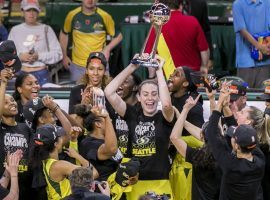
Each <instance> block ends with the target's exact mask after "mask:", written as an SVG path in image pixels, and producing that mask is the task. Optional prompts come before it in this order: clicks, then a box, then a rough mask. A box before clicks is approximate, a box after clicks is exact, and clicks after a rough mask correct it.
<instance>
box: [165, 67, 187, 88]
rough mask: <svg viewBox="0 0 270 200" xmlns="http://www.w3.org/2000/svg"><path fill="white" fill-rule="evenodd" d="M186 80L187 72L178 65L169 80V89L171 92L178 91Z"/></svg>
mask: <svg viewBox="0 0 270 200" xmlns="http://www.w3.org/2000/svg"><path fill="white" fill-rule="evenodd" d="M185 81H186V78H185V73H184V70H183V68H182V67H178V68H177V69H175V70H174V72H173V74H171V76H170V79H169V81H168V89H169V91H170V92H177V91H179V90H180V89H181V88H182V87H183V83H184V82H185Z"/></svg>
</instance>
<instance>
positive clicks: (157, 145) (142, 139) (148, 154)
mask: <svg viewBox="0 0 270 200" xmlns="http://www.w3.org/2000/svg"><path fill="white" fill-rule="evenodd" d="M124 119H125V120H126V122H127V124H128V127H129V134H131V136H130V138H131V139H132V141H131V142H132V156H134V157H137V158H139V159H140V162H141V166H140V175H139V179H140V180H163V179H168V178H169V171H170V161H169V155H168V147H169V141H170V134H171V131H172V128H173V125H174V123H175V120H176V119H174V120H173V121H172V122H168V121H167V120H166V119H165V118H164V117H163V114H162V112H161V111H158V112H157V113H156V114H155V115H154V116H151V117H148V116H145V115H144V114H143V112H140V111H138V109H137V107H136V106H129V105H127V110H126V113H125V116H124Z"/></svg>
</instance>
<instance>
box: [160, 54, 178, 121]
mask: <svg viewBox="0 0 270 200" xmlns="http://www.w3.org/2000/svg"><path fill="white" fill-rule="evenodd" d="M156 58H157V60H158V62H159V68H158V69H157V70H156V74H157V80H158V90H159V97H160V101H161V105H162V113H163V116H164V118H165V119H166V120H167V121H168V122H171V121H172V120H173V117H174V109H173V106H172V101H171V96H170V92H169V89H168V86H167V83H166V81H165V78H164V74H163V71H162V67H163V65H164V63H165V61H164V59H163V58H161V57H159V56H158V55H157V56H156Z"/></svg>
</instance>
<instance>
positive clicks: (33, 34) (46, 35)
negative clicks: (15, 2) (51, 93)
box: [8, 0, 63, 86]
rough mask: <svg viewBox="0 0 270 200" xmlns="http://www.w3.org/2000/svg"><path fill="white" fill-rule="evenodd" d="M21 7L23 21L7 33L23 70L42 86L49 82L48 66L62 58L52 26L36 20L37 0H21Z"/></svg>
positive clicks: (37, 12)
mask: <svg viewBox="0 0 270 200" xmlns="http://www.w3.org/2000/svg"><path fill="white" fill-rule="evenodd" d="M21 9H22V13H23V17H24V23H22V24H19V25H16V26H14V27H13V28H12V29H11V31H10V33H9V37H8V39H9V40H13V41H14V43H15V45H16V47H17V53H18V56H19V58H20V60H21V62H22V69H21V71H23V72H28V73H31V74H33V75H34V76H35V77H36V78H37V79H38V82H39V84H40V85H41V86H42V85H43V84H45V83H48V82H50V80H49V71H48V66H47V65H50V64H55V63H57V62H59V61H60V60H61V59H62V57H63V56H62V51H61V47H60V44H59V42H58V40H57V37H56V35H55V33H54V31H53V30H52V28H51V27H50V26H48V25H46V24H41V23H39V22H38V14H39V12H40V7H39V3H38V1H37V0H23V1H22V2H21Z"/></svg>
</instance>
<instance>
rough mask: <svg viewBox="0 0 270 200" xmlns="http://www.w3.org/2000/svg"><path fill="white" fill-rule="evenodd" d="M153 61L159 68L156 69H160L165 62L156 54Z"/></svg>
mask: <svg viewBox="0 0 270 200" xmlns="http://www.w3.org/2000/svg"><path fill="white" fill-rule="evenodd" d="M155 59H156V60H157V62H158V64H159V68H158V69H162V67H163V65H164V63H165V60H164V58H162V57H160V56H159V55H157V54H156V56H155Z"/></svg>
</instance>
